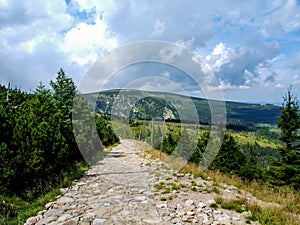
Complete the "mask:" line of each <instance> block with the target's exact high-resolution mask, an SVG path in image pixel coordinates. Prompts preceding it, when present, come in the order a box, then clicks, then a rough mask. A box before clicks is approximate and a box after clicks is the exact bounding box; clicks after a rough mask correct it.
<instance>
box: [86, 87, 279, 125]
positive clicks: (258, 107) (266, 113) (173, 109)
mask: <svg viewBox="0 0 300 225" xmlns="http://www.w3.org/2000/svg"><path fill="white" fill-rule="evenodd" d="M85 97H86V98H87V99H88V100H89V102H90V103H91V104H93V106H94V107H95V111H97V112H100V113H106V114H112V115H114V116H119V117H126V118H128V117H129V118H134V119H147V120H149V119H151V118H154V117H161V118H162V117H163V116H164V118H165V119H167V120H169V121H174V122H179V121H181V122H189V119H190V118H189V115H188V114H185V113H184V115H183V118H180V112H187V110H191V107H195V108H196V110H197V112H198V115H199V120H200V123H202V124H210V118H211V115H210V113H211V112H210V109H209V104H208V100H207V99H203V98H196V97H188V96H183V95H177V94H171V93H163V92H146V91H137V90H109V91H103V92H100V93H90V94H85ZM213 101H215V100H213ZM225 105H226V111H227V126H228V128H232V129H238V130H239V129H240V130H243V129H245V128H247V127H248V128H249V127H251V126H256V125H260V124H269V125H275V124H276V122H277V118H278V116H279V115H280V108H279V107H278V106H275V105H272V104H249V103H240V102H231V101H226V102H225ZM181 116H182V114H181Z"/></svg>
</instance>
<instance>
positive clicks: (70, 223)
mask: <svg viewBox="0 0 300 225" xmlns="http://www.w3.org/2000/svg"><path fill="white" fill-rule="evenodd" d="M62 225H77V222H76V221H75V220H68V221H66V222H64V223H63V224H62Z"/></svg>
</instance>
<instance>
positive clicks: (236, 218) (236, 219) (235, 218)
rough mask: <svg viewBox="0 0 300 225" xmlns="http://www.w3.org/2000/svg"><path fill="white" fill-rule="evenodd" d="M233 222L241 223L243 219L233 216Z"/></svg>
mask: <svg viewBox="0 0 300 225" xmlns="http://www.w3.org/2000/svg"><path fill="white" fill-rule="evenodd" d="M231 220H233V221H241V220H242V219H241V217H238V216H233V217H231Z"/></svg>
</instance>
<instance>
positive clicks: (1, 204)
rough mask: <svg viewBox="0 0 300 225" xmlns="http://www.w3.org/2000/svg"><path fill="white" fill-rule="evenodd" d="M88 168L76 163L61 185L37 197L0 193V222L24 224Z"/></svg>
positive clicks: (15, 224) (13, 224) (16, 224)
mask: <svg viewBox="0 0 300 225" xmlns="http://www.w3.org/2000/svg"><path fill="white" fill-rule="evenodd" d="M88 169H89V167H88V166H87V165H86V164H83V163H76V164H75V165H74V168H72V170H70V171H68V172H67V173H65V174H64V175H63V177H64V179H63V180H62V181H61V183H60V184H59V185H57V186H56V187H53V188H52V190H51V191H49V192H47V193H45V194H43V195H41V196H39V197H38V198H36V199H24V198H21V197H18V196H3V195H0V224H1V225H2V224H3V225H4V224H5V225H19V224H24V223H25V221H26V219H28V218H29V217H31V216H35V215H36V214H37V213H38V212H39V211H41V210H43V209H44V206H45V204H46V203H48V202H51V201H53V200H55V199H56V197H57V196H58V195H60V194H61V193H60V191H59V189H60V188H62V187H68V186H70V185H71V184H72V181H73V180H75V179H79V178H80V177H82V175H83V174H84V172H85V171H87V170H88Z"/></svg>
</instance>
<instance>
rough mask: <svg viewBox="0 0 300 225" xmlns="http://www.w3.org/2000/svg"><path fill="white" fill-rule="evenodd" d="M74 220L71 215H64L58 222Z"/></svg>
mask: <svg viewBox="0 0 300 225" xmlns="http://www.w3.org/2000/svg"><path fill="white" fill-rule="evenodd" d="M70 218H72V216H71V215H70V214H63V215H62V216H60V217H59V218H58V220H57V221H58V222H65V221H67V220H68V219H70Z"/></svg>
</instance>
